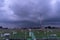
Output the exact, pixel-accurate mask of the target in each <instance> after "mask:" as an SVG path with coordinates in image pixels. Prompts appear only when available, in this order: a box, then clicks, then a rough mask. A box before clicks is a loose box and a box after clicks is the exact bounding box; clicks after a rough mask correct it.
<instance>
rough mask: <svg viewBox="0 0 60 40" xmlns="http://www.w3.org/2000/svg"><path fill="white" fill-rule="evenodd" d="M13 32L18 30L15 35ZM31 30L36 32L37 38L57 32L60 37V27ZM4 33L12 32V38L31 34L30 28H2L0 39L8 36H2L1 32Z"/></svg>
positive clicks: (26, 36)
mask: <svg viewBox="0 0 60 40" xmlns="http://www.w3.org/2000/svg"><path fill="white" fill-rule="evenodd" d="M13 32H17V33H16V34H15V35H13ZM31 32H33V33H34V35H35V37H36V38H43V37H48V36H49V35H51V34H56V36H57V37H60V29H44V30H39V29H32V30H31ZM4 33H10V36H9V38H11V39H20V38H26V39H27V38H30V36H29V30H28V29H26V30H23V29H17V30H14V29H7V30H6V29H0V40H2V39H3V38H6V37H4V36H3V37H1V34H4Z"/></svg>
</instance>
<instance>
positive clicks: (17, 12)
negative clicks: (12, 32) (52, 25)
mask: <svg viewBox="0 0 60 40" xmlns="http://www.w3.org/2000/svg"><path fill="white" fill-rule="evenodd" d="M22 20H28V21H33V22H38V21H40V20H41V22H43V21H44V22H46V20H47V22H55V21H56V22H60V0H0V23H1V24H0V25H7V24H6V22H8V24H9V25H10V22H17V21H22ZM58 20H59V21H58ZM9 25H8V26H9ZM12 25H14V23H13V24H12ZM10 26H11V25H10ZM14 26H15V25H14ZM5 27H6V26H5Z"/></svg>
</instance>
